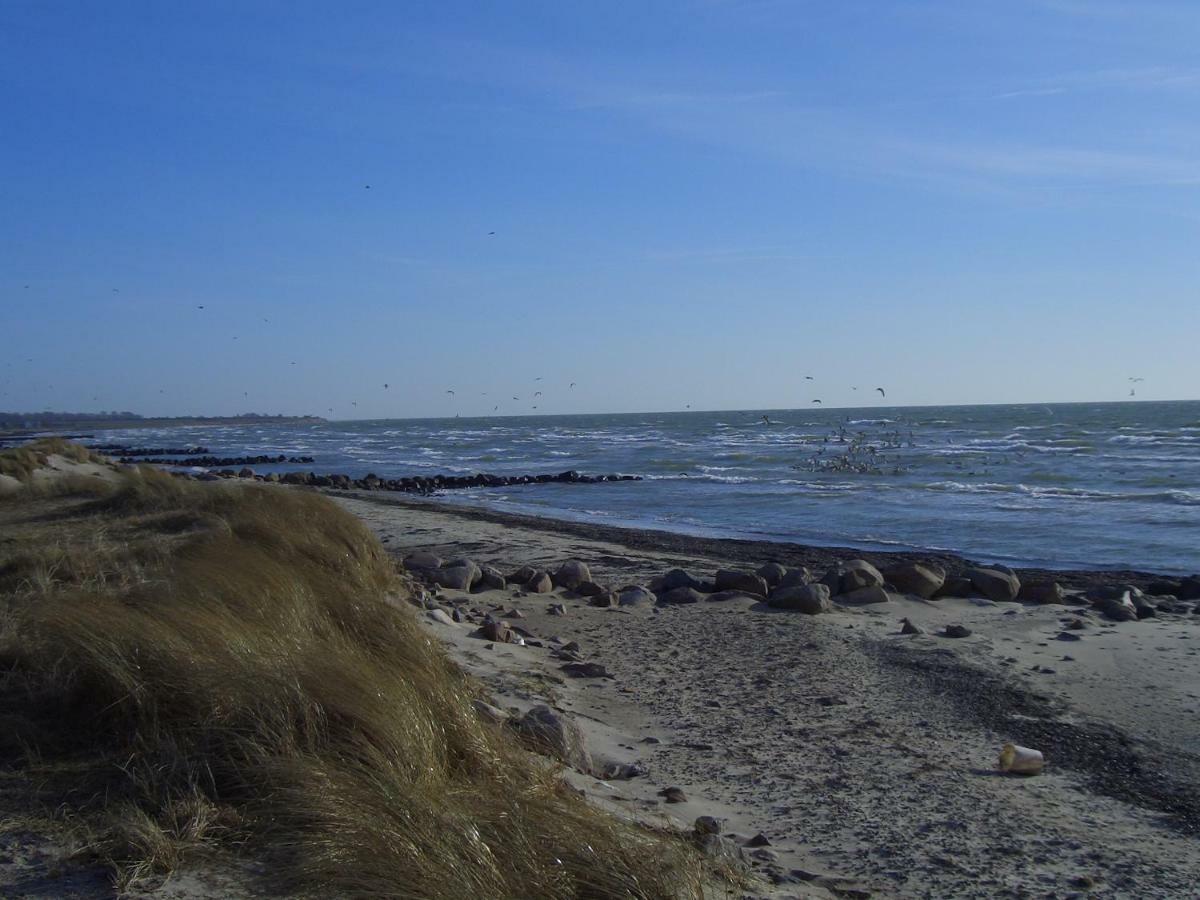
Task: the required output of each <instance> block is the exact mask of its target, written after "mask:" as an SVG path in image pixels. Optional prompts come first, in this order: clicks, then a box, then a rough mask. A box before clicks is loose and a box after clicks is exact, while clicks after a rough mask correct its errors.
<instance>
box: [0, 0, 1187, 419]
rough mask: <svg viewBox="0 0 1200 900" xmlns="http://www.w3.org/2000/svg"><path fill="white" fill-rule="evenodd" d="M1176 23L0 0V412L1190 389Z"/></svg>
mask: <svg viewBox="0 0 1200 900" xmlns="http://www.w3.org/2000/svg"><path fill="white" fill-rule="evenodd" d="M1197 47H1200V4H1197V3H1193V2H1159V0H1136V2H1135V0H1024V2H1022V0H1004V2H1000V0H997V2H964V0H943V2H935V0H930V2H923V0H905V2H890V3H885V2H852V0H848V2H845V3H824V2H815V0H812V2H806V0H795V2H780V0H745V2H737V0H728V2H721V0H695V2H673V3H666V2H663V3H654V2H627V3H620V2H578V3H561V2H522V3H500V2H493V3H454V2H442V3H436V4H434V3H420V4H418V3H365V2H360V3H350V4H317V3H295V2H288V3H245V2H237V3H223V2H211V3H204V4H179V3H151V2H146V3H129V2H112V3H104V4H98V3H55V2H42V0H36V2H21V0H16V2H14V0H0V123H3V125H2V129H3V138H2V139H0V211H2V213H3V214H2V215H0V339H2V346H3V351H2V354H3V359H2V360H0V409H13V408H20V409H42V408H50V409H56V410H78V409H98V408H104V409H109V408H121V409H132V410H135V411H138V412H143V413H146V414H163V413H166V414H189V413H213V414H217V413H221V414H225V413H236V412H243V411H247V410H254V411H262V412H271V413H274V412H285V413H308V412H312V413H320V414H325V415H329V413H328V410H329V409H330V408H332V409H333V410H334V412H333V414H332V415H334V416H336V417H339V418H350V417H367V416H372V417H374V416H379V417H382V416H418V415H452V414H454V413H461V414H462V415H474V414H481V413H491V412H492V408H493V406H494V405H496V404H499V406H500V407H501V409H500V412H501V413H522V414H528V413H530V412H532V409H531V407H532V406H533V405H534V404H535V403H536V404H537V405H538V412H539V413H560V412H604V411H625V410H649V409H682V408H683V407H684V406H685V405H687V404H690V405H691V406H692V408H694V409H702V408H712V409H716V408H780V407H793V406H800V407H803V406H808V405H809V403H810V401H811V400H812V399H814V398H820V399H822V400H823V402H824V404H825V405H826V406H836V405H859V404H860V403H871V402H879V403H882V402H884V401H883V400H882V398H879V397H878V395H877V394H875V395H874V399H872V396H871V392H869V391H865V390H864V389H863V388H864V386H869V387H874V386H876V385H885V386H886V387H887V388H888V398H887V402H889V403H891V402H894V403H899V404H931V403H976V402H978V403H993V402H1010V401H1011V402H1022V401H1044V402H1048V401H1066V400H1110V399H1111V400H1119V399H1127V398H1128V393H1129V388H1130V384H1129V382H1128V380H1127V379H1128V378H1129V377H1130V376H1137V377H1142V378H1144V379H1145V381H1143V382H1140V383H1138V384H1137V391H1138V399H1141V398H1145V399H1182V398H1194V397H1197V396H1200V353H1197V350H1196V347H1197V338H1198V337H1200V202H1198V201H1200V102H1198V101H1200V52H1198V51H1197V49H1196V48H1197ZM366 185H370V187H369V188H367V187H366ZM490 232H495V234H490ZM199 306H203V307H204V309H203V310H200V309H198V308H197V307H199ZM30 360H32V361H30ZM293 363H295V365H293ZM805 375H812V376H813V380H812V381H808V380H805V378H804V376H805ZM539 377H540V378H542V381H535V379H537V378H539ZM570 382H576V387H575V388H574V389H570V388H568V384H569V383H570ZM384 383H387V384H388V385H389V387H388V388H387V389H384V388H383V385H384ZM852 386H858V387H859V390H858V391H852V390H851V387H852ZM449 389H452V390H454V391H455V394H454V395H449V394H447V393H445V391H446V390H449ZM537 390H541V391H542V396H541V397H538V398H536V400H535V399H534V397H533V393H534V391H537ZM485 393H486V396H484V395H485ZM864 394H865V395H866V396H864ZM513 396H518V397H520V398H521V400H519V401H514V400H511V399H510V398H511V397H513ZM352 403H357V405H356V406H352V405H351V404H352Z"/></svg>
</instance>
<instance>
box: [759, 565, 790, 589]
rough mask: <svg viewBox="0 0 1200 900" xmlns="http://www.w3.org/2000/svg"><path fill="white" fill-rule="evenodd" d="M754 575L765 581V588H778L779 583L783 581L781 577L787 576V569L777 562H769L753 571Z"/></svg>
mask: <svg viewBox="0 0 1200 900" xmlns="http://www.w3.org/2000/svg"><path fill="white" fill-rule="evenodd" d="M754 574H755V575H757V576H759V577H760V578H761V579H762V580H763V581H765V582H766V583H767V587H778V585H779V582H780V581H782V580H783V576H784V575H786V574H787V569H786V568H785V567H784V566H781V565H780V564H779V563H777V562H769V563H767V564H766V565H764V566H759V567H758V568H757V569H755V570H754Z"/></svg>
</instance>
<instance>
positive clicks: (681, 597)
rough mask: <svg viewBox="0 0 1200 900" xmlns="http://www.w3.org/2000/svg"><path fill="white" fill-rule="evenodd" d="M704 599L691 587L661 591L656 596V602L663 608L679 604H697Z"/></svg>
mask: <svg viewBox="0 0 1200 900" xmlns="http://www.w3.org/2000/svg"><path fill="white" fill-rule="evenodd" d="M703 599H704V595H703V594H702V593H700V592H699V591H698V590H696V589H695V588H692V587H677V588H672V589H671V590H669V591H663V592H662V593H661V594H659V595H658V602H659V603H661V604H663V605H664V606H671V605H674V604H679V603H699V602H700V601H701V600H703Z"/></svg>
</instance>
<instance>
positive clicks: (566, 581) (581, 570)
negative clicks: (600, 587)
mask: <svg viewBox="0 0 1200 900" xmlns="http://www.w3.org/2000/svg"><path fill="white" fill-rule="evenodd" d="M550 577H551V580H552V581H553V582H554V586H555V587H564V588H568V589H570V590H575V588H577V587H579V585H580V584H581V583H583V582H585V581H591V580H592V572H591V570H590V569H589V568H588V567H587V563H584V562H580V561H579V560H577V559H568V560H567V561H566V562H565V563H563V564H562V565H561V566H559V567H558V571H557V572H555V573H554V574H553V575H552V576H550Z"/></svg>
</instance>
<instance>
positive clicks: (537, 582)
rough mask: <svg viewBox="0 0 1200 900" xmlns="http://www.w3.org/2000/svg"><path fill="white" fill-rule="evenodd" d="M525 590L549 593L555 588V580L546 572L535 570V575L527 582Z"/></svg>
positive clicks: (533, 592) (535, 592)
mask: <svg viewBox="0 0 1200 900" xmlns="http://www.w3.org/2000/svg"><path fill="white" fill-rule="evenodd" d="M525 590H527V591H529V593H531V594H549V593H550V592H551V591H552V590H554V582H553V581H552V580H551V578H550V576H549V574H547V573H546V572H535V573H534V575H533V577H532V578H530V579H529V580H528V581H527V582H525Z"/></svg>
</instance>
